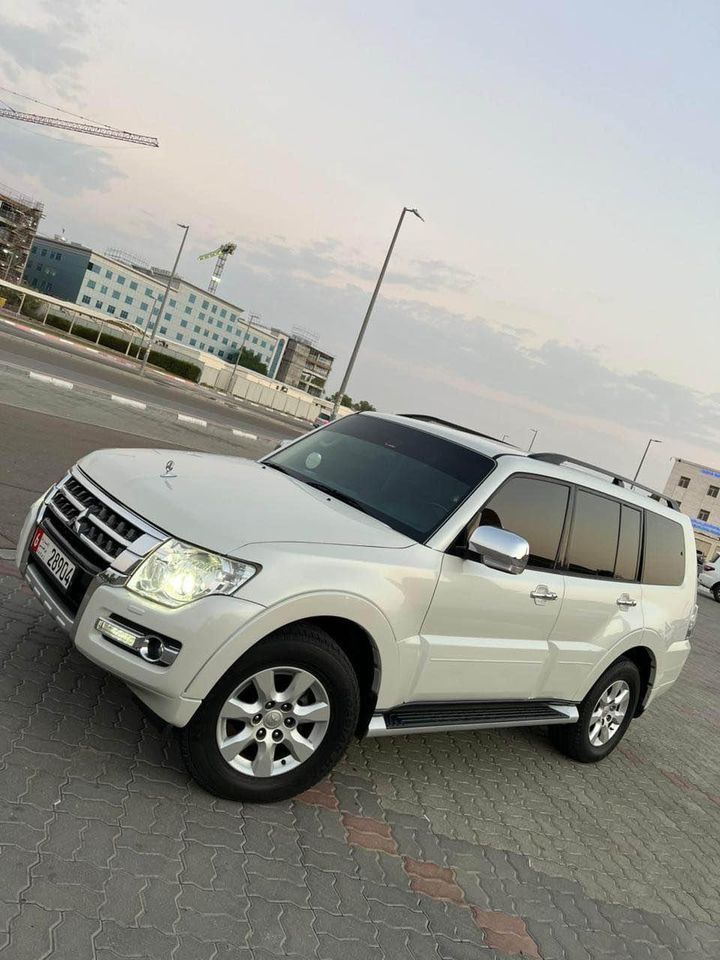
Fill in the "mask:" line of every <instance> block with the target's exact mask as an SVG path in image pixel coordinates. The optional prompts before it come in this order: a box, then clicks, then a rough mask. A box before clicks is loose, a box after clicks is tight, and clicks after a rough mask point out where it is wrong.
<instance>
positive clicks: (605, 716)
mask: <svg viewBox="0 0 720 960" xmlns="http://www.w3.org/2000/svg"><path fill="white" fill-rule="evenodd" d="M568 462H569V460H568V458H566V457H563V456H559V455H557V454H532V455H526V454H524V453H522V452H520V451H519V450H517V449H515V448H513V447H510V446H508V445H507V444H503V443H500V442H499V441H496V440H493V439H492V438H488V437H485V436H484V435H482V434H478V433H476V432H474V431H472V430H467V429H464V428H462V427H458V426H455V425H453V424H448V423H445V422H444V421H439V420H436V419H433V418H430V417H423V416H384V415H379V414H358V415H354V416H350V417H346V418H344V419H342V420H338V421H336V422H334V423H332V424H330V425H328V426H327V427H325V428H324V429H323V430H318V431H314V432H312V433H310V434H307V435H305V436H304V437H301V438H299V439H298V440H295V441H294V442H292V443H290V444H289V445H288V446H286V447H284V448H283V449H282V450H279V451H276V452H274V453H272V454H270V455H269V456H267V457H266V458H265V459H264V460H262V461H260V462H259V463H256V462H252V461H248V460H242V459H238V458H235V457H222V456H210V455H207V454H202V453H188V452H184V451H179V452H168V451H162V450H104V451H99V452H97V453H93V454H90V455H89V456H87V457H85V458H83V459H82V460H81V461H80V462H79V463H78V464H77V465H76V466H75V467H73V468H72V470H71V471H70V473H69V474H68V475H67V476H66V477H64V478H63V479H62V480H61V481H60V482H59V483H58V484H56V485H55V486H54V487H52V488H51V489H50V490H49V491H48V493H47V494H46V495H45V496H44V497H42V498H41V499H40V500H38V502H37V503H35V504H34V505H33V507H32V509H31V511H30V514H29V516H28V518H27V521H26V523H25V526H24V528H23V532H22V536H21V539H20V543H19V545H18V553H17V561H18V565H19V567H20V569H21V571H22V572H23V574H24V576H25V577H26V579H27V581H28V583H29V584H30V586H31V587H32V589H33V590H34V591H35V593H36V594H37V596H38V597H39V598H40V600H41V601H42V603H43V604H44V605H45V607H46V608H47V609H48V611H49V612H50V613H51V615H52V616H53V617H54V618H55V620H56V621H57V622H58V623H59V624H60V625H61V626H63V627H64V628H65V629H66V630H67V631H68V632H69V633H70V634H71V636H72V637H73V639H74V642H75V645H76V647H77V648H78V650H80V651H81V652H82V653H84V654H85V655H86V656H87V657H88V658H89V659H90V660H92V661H94V662H95V663H98V664H100V665H101V666H102V667H104V668H105V669H106V670H108V671H110V672H111V673H113V674H115V675H116V676H118V677H121V678H122V679H123V680H124V681H125V682H126V683H127V684H128V686H129V687H130V688H131V689H132V690H133V691H134V692H135V693H136V694H137V696H138V697H139V698H140V699H141V700H142V701H143V702H144V703H145V704H146V705H147V706H149V707H150V708H151V709H152V710H153V711H154V712H155V713H156V714H158V715H159V716H160V717H161V718H163V719H164V720H166V721H168V722H169V723H171V724H173V725H174V726H176V727H178V728H179V736H180V740H181V743H182V749H183V753H184V756H185V759H186V762H187V765H188V768H189V770H190V772H191V773H192V775H193V776H194V777H195V778H196V780H197V781H198V782H199V783H201V784H202V785H203V786H205V787H206V788H207V789H208V790H210V791H212V792H213V793H216V794H217V795H219V796H223V797H227V798H232V799H237V800H254V801H272V800H278V799H281V798H284V797H288V796H292V795H294V794H296V793H298V792H300V791H302V790H304V789H306V788H307V787H309V786H310V785H311V784H313V783H315V782H316V781H317V780H319V779H320V778H321V777H323V776H324V775H325V774H327V773H328V771H329V770H330V769H331V768H332V767H333V765H334V764H335V763H336V762H337V761H338V759H339V758H340V756H341V755H342V753H343V751H344V750H345V749H346V747H347V746H348V743H349V742H350V740H351V738H352V737H353V736H354V735H359V736H363V735H369V736H384V735H387V734H400V733H429V732H435V731H445V730H467V729H479V728H483V727H499V726H526V725H532V724H536V725H549V726H550V731H551V733H552V737H553V740H554V741H555V743H556V744H557V745H558V746H559V747H560V749H562V750H563V751H564V752H565V753H566V754H568V755H569V756H571V757H573V758H574V759H576V760H580V761H585V762H589V761H596V760H600V759H601V758H602V757H604V756H606V755H607V754H608V753H610V751H611V750H613V749H614V747H616V746H617V744H618V743H619V741H620V740H621V738H622V737H623V735H624V734H625V731H626V730H627V727H628V725H629V723H630V721H631V719H632V718H633V717H635V716H637V715H638V714H640V713H642V711H643V710H644V709H645V708H646V707H647V706H648V704H649V703H650V702H651V700H653V699H654V698H655V697H656V696H657V695H658V694H660V693H663V692H664V691H665V690H667V689H668V687H669V686H670V685H671V684H672V683H673V682H674V681H675V680H676V679H677V677H678V675H679V673H680V671H681V670H682V667H683V664H684V663H685V659H686V657H687V656H688V652H689V649H690V645H689V636H690V634H691V632H692V628H693V625H694V619H695V616H696V613H697V606H696V564H695V547H694V541H693V534H692V528H691V525H690V521H689V520H688V519H687V518H686V517H684V516H683V515H682V514H681V513H679V512H678V511H677V510H676V509H673V508H672V504H671V503H670V502H668V501H665V500H664V499H663V498H662V497H661V496H660V495H659V494H655V493H654V492H652V491H645V488H639V487H638V485H637V484H635V488H636V489H635V488H632V482H631V481H624V480H622V478H617V477H613V476H612V475H611V474H607V473H606V472H605V471H603V470H601V469H600V468H597V467H591V466H589V465H587V464H580V463H579V462H578V461H573V463H574V464H575V466H568V465H567V464H568ZM643 491H644V492H643ZM647 493H649V494H650V495H649V496H648V495H647ZM666 503H667V504H668V505H665V504H666Z"/></svg>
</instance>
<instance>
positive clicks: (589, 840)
mask: <svg viewBox="0 0 720 960" xmlns="http://www.w3.org/2000/svg"><path fill="white" fill-rule="evenodd" d="M3 573H4V574H5V575H4V576H2V574H3ZM700 607H701V614H700V624H699V629H698V635H697V639H696V641H695V645H694V650H693V654H692V657H691V659H690V661H689V663H688V667H687V668H686V671H685V673H684V675H683V677H682V679H681V681H680V682H679V683H678V684H677V685H676V688H675V690H674V691H673V692H672V693H671V694H669V695H668V696H666V697H665V698H664V699H663V700H661V701H659V702H658V704H657V705H656V707H655V708H654V709H653V710H652V712H651V713H649V714H648V715H647V716H646V717H645V718H643V719H642V720H640V721H638V722H636V723H635V724H634V725H633V727H632V729H631V733H630V734H629V736H628V737H627V739H626V740H625V742H624V744H623V746H622V748H621V749H620V750H618V751H616V753H615V754H614V755H613V756H612V757H611V758H610V759H608V760H607V761H606V762H605V763H604V764H601V765H599V766H580V765H573V764H571V763H570V762H568V761H566V760H564V759H563V758H561V757H559V756H557V755H556V754H555V753H554V752H553V751H552V750H551V748H550V747H549V745H548V743H547V741H546V738H545V736H544V734H543V733H542V732H537V731H536V732H529V731H524V732H513V731H504V732H502V731H498V732H496V733H484V734H473V733H458V734H456V735H454V736H451V735H436V736H428V737H417V738H408V739H403V738H396V739H385V740H371V741H366V742H365V743H364V744H360V745H356V746H354V747H353V748H352V750H351V751H350V753H349V755H348V757H347V758H346V760H345V761H344V762H343V763H342V764H341V766H340V767H339V768H338V769H337V770H336V771H335V773H334V774H333V776H332V778H331V779H330V780H329V781H326V782H325V783H323V784H322V785H321V786H320V787H318V788H317V789H315V790H313V791H311V792H310V793H309V794H306V795H305V796H304V797H303V798H301V799H299V800H296V801H294V802H289V803H283V804H277V805H274V806H267V807H253V806H244V807H243V806H240V805H236V804H231V803H226V802H221V801H217V800H214V799H213V798H211V797H210V796H208V795H207V794H205V793H203V792H202V791H201V790H199V789H198V788H196V787H195V786H194V785H193V784H192V783H191V782H189V781H188V779H187V777H186V775H185V773H184V772H183V770H182V767H181V765H180V763H179V760H178V755H177V750H176V748H175V744H174V741H173V739H172V737H171V736H169V735H168V734H167V733H165V732H163V731H161V730H158V729H156V727H154V726H153V725H151V724H150V723H149V722H148V721H147V720H146V719H144V717H143V714H142V713H141V712H140V710H139V709H138V708H137V706H136V705H135V703H134V701H133V699H132V698H131V697H130V696H129V695H128V693H127V692H126V690H125V689H124V688H123V687H122V686H121V685H120V684H118V683H117V682H115V681H114V680H113V679H111V678H109V677H107V676H105V675H103V674H102V673H101V672H100V671H99V670H97V669H96V668H94V667H92V666H91V665H90V664H88V663H87V662H86V661H84V660H83V659H82V658H81V657H80V656H79V655H78V654H77V653H75V652H74V651H73V650H72V649H71V648H70V647H69V646H68V642H67V641H66V640H65V638H64V637H63V636H62V635H61V634H60V632H59V631H58V630H57V629H56V627H55V626H54V625H53V623H52V622H51V621H50V620H49V619H48V618H47V617H46V616H44V615H43V613H42V610H41V608H40V607H39V605H38V604H37V602H36V601H35V599H34V598H33V597H32V595H31V594H30V593H29V592H28V590H27V588H25V586H24V585H23V584H22V582H21V581H20V580H19V579H17V578H16V577H14V576H13V575H12V570H11V568H10V567H9V565H7V564H6V565H5V566H4V567H1V568H0V611H1V613H0V656H2V659H3V669H2V672H0V960H11V958H12V960H22V958H27V960H40V958H44V957H53V958H55V960H60V958H68V960H85V958H88V960H90V958H97V960H116V958H135V957H150V958H152V960H216V958H235V960H251V958H252V960H271V958H277V957H283V956H284V957H297V958H317V960H334V958H340V960H355V958H358V960H366V958H369V960H382V958H388V960H406V958H407V960H431V958H432V960H491V958H495V960H499V958H501V957H508V956H519V955H525V956H529V957H535V958H538V957H541V958H543V960H626V958H638V960H640V958H644V960H710V958H714V960H717V958H718V957H719V956H720V829H719V828H720V737H719V736H718V733H719V731H720V707H719V702H720V701H719V700H718V693H719V692H720V659H719V657H718V637H719V635H720V630H719V627H720V606H718V605H717V604H714V603H713V602H712V601H710V600H708V599H706V598H701V600H700Z"/></svg>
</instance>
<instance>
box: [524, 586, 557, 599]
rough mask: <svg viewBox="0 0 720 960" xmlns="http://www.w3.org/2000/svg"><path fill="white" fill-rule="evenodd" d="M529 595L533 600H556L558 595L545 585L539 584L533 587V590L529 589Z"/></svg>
mask: <svg viewBox="0 0 720 960" xmlns="http://www.w3.org/2000/svg"><path fill="white" fill-rule="evenodd" d="M530 596H531V597H532V598H533V600H557V598H558V595H557V594H556V593H553V592H552V590H548V588H547V587H544V586H542V585H540V586H539V587H535V589H534V590H531V591H530Z"/></svg>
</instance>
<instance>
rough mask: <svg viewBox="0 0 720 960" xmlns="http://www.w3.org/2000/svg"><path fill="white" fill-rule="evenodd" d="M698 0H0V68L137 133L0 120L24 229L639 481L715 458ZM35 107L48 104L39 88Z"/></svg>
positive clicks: (2, 74) (2, 151) (707, 46)
mask: <svg viewBox="0 0 720 960" xmlns="http://www.w3.org/2000/svg"><path fill="white" fill-rule="evenodd" d="M719 46H720V6H718V4H717V3H714V2H704V0H690V2H688V3H686V4H678V3H677V2H674V0H673V2H667V0H623V2H619V0H609V2H607V3H604V4H597V3H590V2H587V0H567V2H566V0H545V2H537V0H505V2H504V3H502V4H498V3H496V2H494V0H493V2H489V0H488V2H485V0H471V2H469V0H468V2H466V0H448V2H447V3H444V4H438V3H436V2H425V0H393V2H392V3H388V2H387V0H364V2H362V3H361V2H359V0H356V2H354V3H351V2H347V0H296V2H292V3H291V2H289V0H286V2H279V0H278V2H266V3H263V4H258V3H256V2H255V3H248V2H245V0H242V2H233V3H222V2H218V0H214V2H213V0H210V2H207V3H205V4H202V5H200V4H197V3H196V2H190V0H172V2H170V0H153V3H151V4H148V3H146V2H145V3H140V2H138V0H125V2H121V3H118V2H112V3H110V2H105V0H63V2H62V3H57V2H55V0H5V2H4V3H3V4H2V11H1V12H0V86H2V87H3V88H5V91H3V90H0V100H1V101H4V103H6V104H9V105H11V106H13V107H14V108H16V109H25V110H31V111H34V112H39V113H43V112H44V113H46V114H48V113H50V114H53V111H52V110H49V109H48V108H46V107H42V106H40V105H37V104H33V103H31V102H29V101H27V100H23V99H21V98H19V97H17V96H15V94H14V93H8V92H7V91H8V90H9V91H14V92H16V93H21V94H24V95H25V96H28V97H34V98H36V99H38V100H42V101H45V102H46V103H48V104H52V105H54V106H57V107H60V108H62V109H64V110H66V111H70V112H72V113H76V114H81V115H83V116H85V117H89V118H92V119H94V120H99V121H101V122H103V123H106V124H111V125H113V126H116V127H120V128H122V129H126V130H131V131H134V132H138V133H146V134H151V135H154V136H156V137H157V138H158V139H159V141H160V148H159V149H157V150H153V149H150V148H146V147H140V146H134V145H128V144H121V143H116V142H114V141H109V140H100V139H98V138H91V137H87V136H81V135H74V134H67V133H64V132H61V131H58V130H49V129H47V128H41V127H37V126H33V125H29V124H21V123H18V122H16V121H11V120H2V119H0V181H2V182H4V183H6V184H8V185H10V186H12V187H14V188H15V189H17V190H20V191H21V192H23V193H27V194H30V195H32V196H35V197H37V198H38V199H40V200H42V201H43V202H44V203H45V213H46V217H45V220H44V221H43V224H42V230H43V231H44V232H45V233H48V234H50V235H52V234H54V233H56V232H60V231H61V230H63V229H64V231H65V235H66V236H67V237H68V238H69V239H72V240H76V241H79V242H82V243H84V244H87V245H90V246H94V247H96V248H98V249H100V250H105V249H106V248H107V247H120V248H123V249H126V250H129V251H131V252H133V253H135V254H137V255H139V256H142V257H143V258H145V259H146V260H149V261H151V262H153V263H156V264H158V265H165V266H168V265H169V264H170V263H171V261H172V258H173V256H174V253H175V251H176V248H177V244H178V242H179V230H178V228H177V227H176V226H175V224H176V223H177V222H182V223H189V224H190V227H191V229H190V233H189V236H188V245H187V247H186V253H185V254H184V256H183V260H182V261H181V265H180V272H181V273H182V274H183V275H184V276H186V277H187V278H188V279H190V280H192V281H193V282H196V283H198V284H200V285H203V286H204V285H206V284H207V283H208V282H209V279H210V263H209V262H207V261H206V262H205V263H199V262H198V261H197V257H198V256H199V255H200V254H202V253H205V252H207V251H209V250H212V249H213V248H215V247H216V246H218V245H219V244H220V243H221V242H224V241H228V240H233V241H234V242H236V243H237V244H238V250H237V252H236V253H235V255H234V256H233V257H232V258H231V259H230V260H229V261H228V265H227V267H226V270H225V274H224V276H223V281H222V286H221V291H220V292H221V293H222V295H223V296H224V297H225V298H226V299H228V300H230V301H232V302H234V303H238V304H239V305H240V306H242V307H244V308H245V309H246V310H248V311H251V312H254V313H257V314H260V315H261V317H262V322H264V323H266V324H267V325H268V326H278V327H282V328H285V329H288V330H289V329H292V328H293V327H296V326H297V327H302V328H304V329H306V330H309V331H312V332H314V333H315V334H317V336H318V341H319V346H320V347H321V348H322V349H325V350H327V351H328V352H330V353H332V354H334V355H335V356H336V357H337V359H336V362H335V370H334V375H333V379H332V380H331V388H332V389H336V388H337V386H338V385H339V381H340V378H341V375H342V371H343V370H344V366H345V364H346V362H347V359H348V357H349V354H350V350H351V349H352V344H353V342H354V339H355V336H356V334H357V331H358V329H359V326H360V323H361V321H362V317H363V315H364V312H365V309H366V307H367V303H368V299H369V296H370V293H371V292H372V287H373V285H374V282H375V279H376V277H377V273H378V270H379V267H380V264H381V263H382V259H383V257H384V254H385V251H386V248H387V245H388V242H389V240H390V237H391V235H392V231H393V229H394V226H395V223H396V221H397V218H398V215H399V213H400V210H401V209H402V207H403V206H405V205H407V206H410V207H417V208H418V209H419V210H420V212H421V213H422V215H423V216H424V218H425V222H424V223H422V222H420V221H419V220H416V219H415V218H414V217H408V218H406V221H405V223H404V225H403V229H402V232H401V234H400V237H399V240H398V244H397V247H396V251H395V255H394V257H393V260H392V263H391V266H390V269H389V271H388V274H387V277H386V280H385V284H384V286H383V289H382V292H381V295H380V298H379V300H378V302H377V305H376V307H375V311H374V314H373V317H372V321H371V325H370V327H369V329H368V333H367V336H366V338H365V341H364V344H363V347H362V350H361V353H360V356H359V359H358V363H357V365H356V367H355V371H354V373H353V376H352V379H351V381H350V385H349V388H348V393H350V395H351V396H352V397H353V398H354V399H361V398H364V399H368V400H370V401H371V402H373V403H374V404H375V405H376V406H377V407H378V409H381V410H388V411H395V412H410V411H412V412H423V413H431V414H434V415H436V416H439V417H443V418H446V419H450V420H455V421H458V422H461V423H464V424H466V425H468V426H471V427H473V428H475V429H479V430H481V431H484V432H487V433H490V434H493V435H495V436H503V435H504V434H507V435H508V436H509V439H510V440H511V441H512V442H514V443H516V444H518V445H519V446H521V447H525V446H527V444H528V443H529V442H530V438H531V437H532V431H533V430H534V429H538V430H539V435H538V439H537V441H536V445H535V449H546V450H556V451H557V450H560V451H562V452H566V453H568V454H570V455H573V456H576V457H580V458H581V459H585V460H588V459H589V460H592V461H593V462H599V463H603V464H605V465H607V466H608V467H611V468H612V469H615V470H618V471H620V472H623V473H625V474H627V473H630V474H631V475H632V474H633V473H634V471H635V468H636V466H637V463H638V461H639V459H640V456H641V454H642V451H643V448H644V446H645V443H646V441H647V439H648V438H650V437H653V438H658V439H662V440H663V443H662V444H659V445H654V446H653V447H652V450H651V453H650V455H649V456H648V460H647V462H646V466H645V467H644V469H643V475H642V478H641V479H644V480H645V481H646V482H649V483H653V484H657V485H662V484H664V481H665V479H666V477H667V474H668V472H669V468H670V465H671V458H672V457H683V458H686V459H691V460H698V461H701V462H705V463H710V464H712V465H714V466H716V467H720V418H719V413H720V387H718V376H717V371H718V368H719V364H718V356H719V354H720V349H719V348H720V342H719V341H720V338H719V336H718V329H719V328H718V308H719V306H720V304H719V302H718V301H719V298H720V287H719V283H718V270H719V268H720V250H719V249H718V247H719V240H718V229H717V228H718V221H719V219H720V167H719V166H718V148H719V147H720V128H719V121H718V118H719V117H720V109H719V107H720V103H719V102H718V101H719V99H720V97H719V93H720V58H718V56H717V50H718V48H719ZM54 115H58V114H57V113H54Z"/></svg>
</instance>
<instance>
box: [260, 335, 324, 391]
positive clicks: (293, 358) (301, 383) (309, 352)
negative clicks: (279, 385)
mask: <svg viewBox="0 0 720 960" xmlns="http://www.w3.org/2000/svg"><path fill="white" fill-rule="evenodd" d="M274 332H275V333H279V332H280V331H277V330H276V331H274ZM333 359H334V358H333V357H331V356H330V354H329V353H323V352H322V350H318V349H317V347H316V346H315V345H314V344H313V343H312V342H311V341H310V340H309V339H307V338H305V337H302V336H300V335H298V334H295V333H293V334H291V335H290V337H289V338H288V342H287V346H286V347H285V352H284V353H283V355H282V358H281V360H280V364H279V367H278V372H277V379H278V380H282V382H283V383H287V384H288V386H291V387H298V388H299V389H300V390H304V391H305V393H309V394H310V396H312V397H322V396H324V394H325V385H326V383H327V379H328V377H329V376H330V371H331V369H332V364H333Z"/></svg>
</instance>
